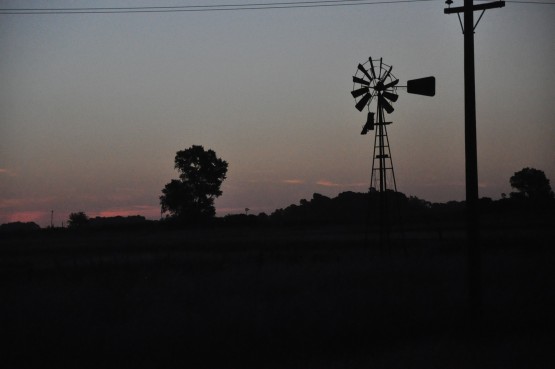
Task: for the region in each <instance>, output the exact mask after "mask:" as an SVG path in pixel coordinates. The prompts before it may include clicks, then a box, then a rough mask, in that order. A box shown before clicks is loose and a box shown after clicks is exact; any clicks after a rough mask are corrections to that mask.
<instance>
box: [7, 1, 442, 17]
mask: <svg viewBox="0 0 555 369" xmlns="http://www.w3.org/2000/svg"><path fill="white" fill-rule="evenodd" d="M431 1H439V0H378V1H367V0H323V1H297V2H273V3H246V4H233V5H232V4H228V5H225V4H224V5H188V6H142V7H108V8H19V9H18V8H11V9H8V8H7V9H1V8H0V15H1V14H10V15H32V14H120V13H177V12H209V11H230V10H235V11H238V10H266V9H296V8H321V7H339V6H356V5H381V4H399V3H415V2H431Z"/></svg>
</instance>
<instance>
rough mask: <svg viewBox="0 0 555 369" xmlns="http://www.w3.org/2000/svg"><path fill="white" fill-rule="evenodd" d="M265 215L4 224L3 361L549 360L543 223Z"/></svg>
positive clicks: (549, 295) (319, 363)
mask: <svg viewBox="0 0 555 369" xmlns="http://www.w3.org/2000/svg"><path fill="white" fill-rule="evenodd" d="M482 240H483V246H482V267H483V268H482V270H483V273H482V282H483V283H482V285H483V309H482V317H481V319H480V320H479V321H473V320H471V319H469V318H468V314H467V299H466V296H467V291H466V283H465V280H466V279H465V278H466V258H465V255H466V251H465V243H464V233H461V232H460V231H452V232H442V233H436V232H421V231H420V232H417V231H412V232H408V233H407V234H405V236H404V237H403V238H401V237H399V235H394V236H393V239H392V246H391V247H390V248H383V249H380V248H379V247H377V246H376V245H377V242H376V238H375V235H373V234H370V235H369V237H368V240H367V242H365V235H364V232H362V231H361V230H360V229H356V228H349V227H343V228H340V227H328V228H300V227H299V228H268V229H248V228H235V229H203V230H196V231H195V230H189V231H186V230H182V231H175V230H174V231H170V230H144V231H136V232H132V233H131V232H100V231H98V232H89V233H81V234H79V233H70V232H60V233H56V232H53V233H46V232H41V233H37V234H29V235H20V236H13V237H9V238H5V239H3V240H2V243H3V245H2V247H1V248H2V250H1V251H0V252H1V253H2V254H1V256H2V259H1V262H0V267H1V269H0V273H1V275H0V277H1V289H2V294H1V296H2V297H1V299H2V302H1V310H0V313H1V318H0V319H1V332H2V333H1V334H2V336H3V338H4V340H3V342H4V344H3V350H2V351H3V353H2V357H1V358H0V361H1V362H2V363H3V364H2V366H3V367H5V368H61V367H70V368H137V367H149V368H279V369H289V368H299V369H301V368H322V369H326V368H337V369H339V368H500V369H501V368H549V367H555V350H554V347H555V346H554V345H553V337H554V333H555V324H554V323H555V319H554V318H553V314H554V313H555V310H554V307H555V304H554V302H555V288H554V287H553V282H554V281H555V251H554V249H553V246H552V245H555V242H554V241H555V232H554V230H553V229H550V228H541V229H527V228H526V229H497V230H489V231H487V232H484V233H483V237H482Z"/></svg>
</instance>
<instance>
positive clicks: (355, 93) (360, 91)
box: [351, 87, 369, 98]
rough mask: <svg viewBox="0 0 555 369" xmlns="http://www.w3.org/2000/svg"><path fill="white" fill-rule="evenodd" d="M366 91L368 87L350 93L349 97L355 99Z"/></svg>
mask: <svg viewBox="0 0 555 369" xmlns="http://www.w3.org/2000/svg"><path fill="white" fill-rule="evenodd" d="M368 90H369V89H368V87H363V88H359V89H358V90H354V91H351V95H353V97H354V98H357V97H359V96H360V95H363V94H365V93H367V92H368Z"/></svg>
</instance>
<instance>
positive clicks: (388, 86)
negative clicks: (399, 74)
mask: <svg viewBox="0 0 555 369" xmlns="http://www.w3.org/2000/svg"><path fill="white" fill-rule="evenodd" d="M397 83H399V80H398V79H396V80H395V81H392V82H389V83H388V84H387V85H384V86H383V89H384V90H387V89H388V88H390V87H393V86H395V85H396V84H397Z"/></svg>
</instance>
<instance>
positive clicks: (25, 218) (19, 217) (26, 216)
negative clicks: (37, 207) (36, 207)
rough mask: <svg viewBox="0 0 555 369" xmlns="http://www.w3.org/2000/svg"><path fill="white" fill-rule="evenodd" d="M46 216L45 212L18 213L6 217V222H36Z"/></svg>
mask: <svg viewBox="0 0 555 369" xmlns="http://www.w3.org/2000/svg"><path fill="white" fill-rule="evenodd" d="M46 215H47V212H45V211H18V212H15V213H11V214H9V215H8V216H7V217H6V220H5V221H6V222H7V223H11V222H23V223H26V222H38V221H40V220H41V219H42V218H43V217H45V216H46Z"/></svg>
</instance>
